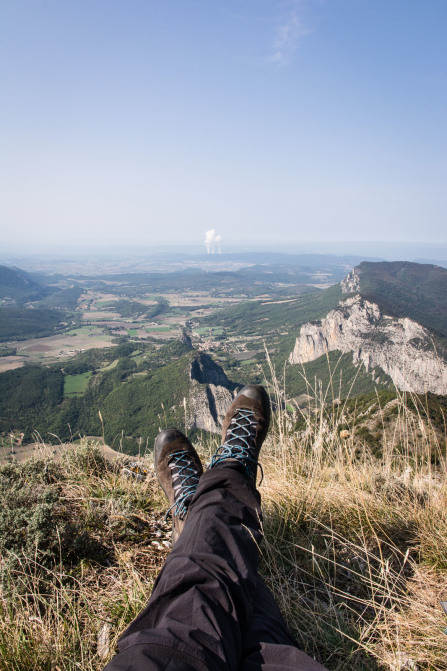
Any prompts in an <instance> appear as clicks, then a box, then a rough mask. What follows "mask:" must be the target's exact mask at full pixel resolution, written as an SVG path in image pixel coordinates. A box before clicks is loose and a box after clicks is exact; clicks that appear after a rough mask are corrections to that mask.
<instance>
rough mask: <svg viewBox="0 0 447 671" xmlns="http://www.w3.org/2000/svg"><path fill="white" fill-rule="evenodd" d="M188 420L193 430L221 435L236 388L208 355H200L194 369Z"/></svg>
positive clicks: (196, 359) (192, 371)
mask: <svg viewBox="0 0 447 671" xmlns="http://www.w3.org/2000/svg"><path fill="white" fill-rule="evenodd" d="M189 378H190V391H189V399H188V400H187V407H186V416H187V424H188V427H189V428H190V429H203V430H205V431H213V432H217V433H218V432H220V430H221V428H222V420H223V418H224V415H225V413H226V411H227V408H228V406H229V405H230V403H231V402H232V400H233V392H234V390H235V388H236V385H235V384H233V383H232V382H230V380H229V379H228V378H227V376H226V375H225V373H224V371H223V370H222V368H221V367H220V366H219V365H218V364H216V363H215V362H214V361H213V360H212V358H211V357H210V356H208V354H204V353H203V352H202V353H200V354H198V355H197V356H196V357H195V358H194V359H193V360H192V361H191V366H190V374H189Z"/></svg>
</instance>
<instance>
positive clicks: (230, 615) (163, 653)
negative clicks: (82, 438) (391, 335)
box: [106, 388, 269, 671]
mask: <svg viewBox="0 0 447 671" xmlns="http://www.w3.org/2000/svg"><path fill="white" fill-rule="evenodd" d="M249 389H250V390H251V391H250V392H247V393H248V396H247V397H245V396H244V395H243V394H242V396H241V395H239V396H238V397H237V398H236V399H235V401H234V402H233V404H232V406H231V407H230V409H229V414H228V413H227V416H228V417H229V418H228V417H227V419H228V421H226V423H224V435H225V436H226V437H228V442H229V443H231V441H233V443H234V437H235V436H236V435H237V434H240V439H239V443H240V444H241V445H242V448H241V449H236V450H233V452H231V450H230V451H228V449H227V448H228V447H229V446H228V445H227V446H226V447H225V441H224V446H223V447H224V448H225V449H226V452H225V455H223V454H222V452H223V449H222V448H220V452H219V453H218V455H216V459H215V463H214V466H213V467H212V468H211V469H210V470H209V471H208V472H207V473H205V474H204V475H203V476H202V477H201V478H200V483H199V486H198V488H197V491H196V493H195V495H194V496H193V498H192V500H191V501H190V502H189V501H188V500H187V499H186V500H184V499H182V492H185V491H186V492H187V494H188V496H189V495H190V482H191V476H190V475H189V474H190V473H191V472H192V470H194V469H193V467H194V463H195V461H196V457H195V456H194V455H192V456H191V449H193V448H192V447H191V446H190V443H189V441H187V440H186V439H185V438H184V437H183V438H184V441H186V442H184V445H183V447H184V450H185V454H187V456H188V455H189V457H190V459H189V462H185V459H183V457H182V456H181V455H180V453H181V449H178V448H179V447H180V443H181V442H182V441H181V439H180V438H179V436H181V435H182V434H180V432H176V435H175V441H176V444H175V445H174V446H171V445H170V444H168V443H169V441H168V442H167V443H166V444H163V445H162V449H161V450H160V454H161V455H162V459H163V463H164V464H165V465H166V464H168V465H169V469H170V470H171V471H172V475H173V480H172V482H173V486H172V491H171V492H168V489H169V486H168V485H166V486H165V485H164V484H163V481H162V486H163V488H164V489H165V491H166V492H167V493H168V498H170V503H171V506H172V508H173V511H174V514H176V511H177V512H178V513H181V510H182V504H184V503H185V502H186V503H189V512H188V517H187V520H186V523H185V524H184V528H183V529H181V526H180V527H179V526H178V524H177V522H176V520H175V518H174V527H175V526H176V524H177V527H178V528H179V531H181V535H180V538H179V540H178V541H177V543H176V544H175V546H174V548H173V550H172V552H171V554H170V556H169V557H168V559H167V560H166V563H165V565H164V567H163V569H162V571H161V572H160V575H159V577H158V578H157V581H156V584H155V586H154V590H153V593H152V596H151V598H150V600H149V603H148V605H147V606H146V608H145V609H144V610H143V612H142V613H141V614H140V615H139V616H138V617H137V618H136V620H134V622H133V623H132V624H131V625H130V626H129V628H128V629H127V630H126V632H125V633H124V635H123V637H122V638H121V640H120V642H119V650H120V653H119V654H118V655H117V656H116V657H115V658H114V659H113V660H112V661H111V662H110V664H109V665H108V666H107V667H106V668H107V671H124V670H125V669H126V670H127V669H129V670H130V669H132V670H135V671H139V669H145V670H147V671H152V670H155V669H161V668H165V669H167V668H172V669H176V671H183V670H184V671H190V669H193V668H194V669H198V670H199V671H200V670H201V669H216V670H218V669H222V670H223V669H225V670H228V669H230V670H235V671H236V670H237V669H239V665H240V660H241V654H242V632H245V631H246V630H247V629H248V627H249V624H250V622H251V619H252V604H253V599H254V594H255V591H256V588H257V563H258V543H259V541H260V540H261V530H260V514H261V511H260V497H259V494H258V492H257V491H256V487H255V484H254V477H253V471H254V470H256V469H255V466H254V462H255V460H256V459H257V455H258V453H259V449H260V446H261V443H262V440H263V439H264V437H265V434H266V432H267V428H268V421H269V407H268V398H267V395H266V394H265V391H264V390H262V393H261V392H260V391H259V389H258V388H249ZM238 399H239V400H238ZM230 415H231V416H230ZM241 415H242V419H241ZM233 417H234V418H235V420H234V421H233ZM247 417H248V418H249V419H247ZM235 422H236V423H235ZM247 443H250V444H251V445H252V447H253V450H254V452H253V454H251V455H250V454H248V452H247V449H248V448H247ZM174 448H175V449H174ZM242 453H243V454H242ZM173 454H175V455H177V456H175V458H171V457H172V455H173ZM244 455H245V456H244ZM176 459H178V460H179V461H178V463H177V462H175V460H176ZM174 462H175V464H174ZM247 468H248V469H249V470H250V473H251V475H250V477H247ZM161 473H165V474H168V469H167V468H164V469H162V470H161ZM182 477H183V479H184V480H183V481H182ZM185 477H186V479H185ZM188 478H189V479H188ZM182 482H183V485H182Z"/></svg>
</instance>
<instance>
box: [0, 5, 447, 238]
mask: <svg viewBox="0 0 447 671" xmlns="http://www.w3.org/2000/svg"><path fill="white" fill-rule="evenodd" d="M446 29H447V5H446V4H445V3H444V2H442V1H441V0H432V2H430V3H407V2H403V1H402V0H400V1H399V0H398V1H397V2H395V3H389V2H385V0H365V1H364V2H362V3H358V2H356V0H331V2H327V0H286V1H284V0H259V2H256V3H254V2H252V1H251V0H228V2H225V3H209V2H206V1H205V0H197V1H194V2H190V3H185V2H181V0H172V1H171V2H169V3H165V2H160V1H159V0H135V1H134V2H132V3H131V4H128V3H123V2H122V1H120V0H107V2H106V0H98V1H97V2H95V3H91V2H88V1H87V0H77V2H59V0H45V1H44V0H15V2H14V3H8V4H7V5H6V6H5V7H4V8H3V13H2V26H1V27H0V32H1V34H0V37H1V39H0V55H1V58H2V61H3V62H4V63H7V64H8V67H6V68H5V71H4V74H3V78H2V92H3V99H4V101H5V103H4V104H3V105H2V109H1V110H0V118H1V122H2V123H1V127H2V131H3V138H2V154H1V157H0V174H1V179H2V198H1V205H0V222H1V224H0V226H1V241H2V244H3V247H5V246H6V245H14V244H18V245H22V243H23V245H25V244H28V245H36V246H37V245H43V246H46V245H50V244H51V245H53V244H59V245H62V246H63V245H75V246H79V245H80V246H85V247H89V246H92V245H93V246H98V245H102V246H104V247H108V246H113V245H115V246H117V245H118V246H127V245H129V246H132V245H134V246H137V247H138V246H146V245H160V244H166V243H171V244H177V245H179V244H181V245H184V244H188V245H191V244H193V245H198V246H200V245H201V244H203V242H204V240H205V235H206V232H207V231H210V230H214V231H215V236H216V240H217V239H218V238H219V239H220V240H221V244H222V246H223V247H225V246H227V247H228V246H233V245H237V244H239V245H244V246H245V245H247V244H248V245H252V246H253V245H259V244H261V245H267V244H274V245H280V246H281V245H282V246H284V247H289V246H290V245H293V246H295V245H296V246H298V247H299V246H300V245H301V246H303V245H304V246H305V245H311V246H312V245H313V244H314V243H313V241H315V240H317V241H318V240H322V241H324V242H320V243H319V244H320V245H326V246H330V245H335V246H337V245H342V244H344V243H346V244H351V242H352V241H354V242H355V241H356V242H355V243H356V244H358V245H363V246H364V247H365V248H367V247H368V246H369V245H370V242H372V243H373V244H376V243H377V244H381V242H382V241H383V242H385V243H387V244H390V245H392V244H393V241H396V240H397V241H401V242H400V243H397V244H401V243H406V242H410V241H414V242H416V243H417V242H418V241H419V243H424V244H425V243H426V242H427V241H428V242H429V243H431V245H432V246H433V247H436V246H439V244H441V246H442V245H445V244H446V242H447V234H446V232H445V228H446V226H445V222H446V218H447V217H446V215H447V190H446V188H445V184H446V182H447V179H446V178H447V161H446V158H445V157H446V155H447V151H446V150H447V137H446V131H445V113H446V110H447V86H446V81H447V42H446V40H445V34H446Z"/></svg>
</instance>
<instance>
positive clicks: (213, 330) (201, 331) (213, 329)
mask: <svg viewBox="0 0 447 671" xmlns="http://www.w3.org/2000/svg"><path fill="white" fill-rule="evenodd" d="M223 332H224V331H223V329H222V328H219V327H218V326H201V327H199V328H198V329H195V333H197V335H222V334H223Z"/></svg>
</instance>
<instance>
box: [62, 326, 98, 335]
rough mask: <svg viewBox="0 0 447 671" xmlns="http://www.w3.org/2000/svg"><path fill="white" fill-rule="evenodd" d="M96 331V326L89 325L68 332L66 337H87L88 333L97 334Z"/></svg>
mask: <svg viewBox="0 0 447 671" xmlns="http://www.w3.org/2000/svg"><path fill="white" fill-rule="evenodd" d="M97 331H98V329H97V327H96V326H91V325H86V326H80V327H79V328H76V329H73V330H72V331H69V332H68V333H67V335H69V336H77V335H88V334H89V333H93V332H97Z"/></svg>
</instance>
